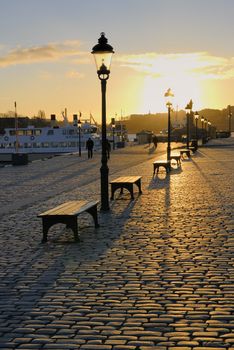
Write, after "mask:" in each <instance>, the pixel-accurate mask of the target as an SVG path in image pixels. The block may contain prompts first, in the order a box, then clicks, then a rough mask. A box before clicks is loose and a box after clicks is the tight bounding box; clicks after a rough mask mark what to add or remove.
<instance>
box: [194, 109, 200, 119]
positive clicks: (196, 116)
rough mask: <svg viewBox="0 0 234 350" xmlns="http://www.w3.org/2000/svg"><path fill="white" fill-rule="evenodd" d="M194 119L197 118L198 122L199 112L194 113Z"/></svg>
mask: <svg viewBox="0 0 234 350" xmlns="http://www.w3.org/2000/svg"><path fill="white" fill-rule="evenodd" d="M194 118H195V119H196V120H198V118H199V113H198V111H196V112H195V113H194Z"/></svg>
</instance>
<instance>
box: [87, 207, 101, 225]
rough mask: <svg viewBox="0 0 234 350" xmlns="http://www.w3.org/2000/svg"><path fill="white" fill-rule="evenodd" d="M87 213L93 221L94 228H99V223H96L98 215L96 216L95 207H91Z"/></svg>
mask: <svg viewBox="0 0 234 350" xmlns="http://www.w3.org/2000/svg"><path fill="white" fill-rule="evenodd" d="M86 211H87V213H89V214H90V215H92V217H93V220H94V224H95V227H96V228H97V227H99V223H98V215H97V205H95V206H93V207H92V208H89V209H87V210H86Z"/></svg>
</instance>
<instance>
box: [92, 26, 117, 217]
mask: <svg viewBox="0 0 234 350" xmlns="http://www.w3.org/2000/svg"><path fill="white" fill-rule="evenodd" d="M107 41H108V40H107V38H106V37H105V33H103V32H102V33H101V36H100V38H99V39H98V44H97V45H95V46H94V47H93V49H92V54H93V55H94V59H95V63H96V67H97V74H98V78H99V79H100V80H101V91H102V159H101V163H102V164H101V168H100V173H101V210H103V211H107V210H109V209H110V208H109V194H108V174H109V169H108V165H107V152H106V146H107V144H106V143H107V138H106V81H107V80H108V78H109V74H110V65H111V58H112V55H113V53H114V50H113V47H112V46H111V45H109V44H108V43H107Z"/></svg>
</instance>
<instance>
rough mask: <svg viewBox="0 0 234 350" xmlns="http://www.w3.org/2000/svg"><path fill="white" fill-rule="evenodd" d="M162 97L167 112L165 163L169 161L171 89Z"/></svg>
mask: <svg viewBox="0 0 234 350" xmlns="http://www.w3.org/2000/svg"><path fill="white" fill-rule="evenodd" d="M164 97H165V99H166V106H167V111H168V119H167V161H168V162H170V160H171V107H172V99H173V97H174V94H173V92H172V91H171V89H168V90H167V91H166V92H165V94H164Z"/></svg>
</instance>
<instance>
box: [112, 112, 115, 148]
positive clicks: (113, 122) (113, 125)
mask: <svg viewBox="0 0 234 350" xmlns="http://www.w3.org/2000/svg"><path fill="white" fill-rule="evenodd" d="M111 127H112V136H113V150H114V149H115V118H111Z"/></svg>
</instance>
